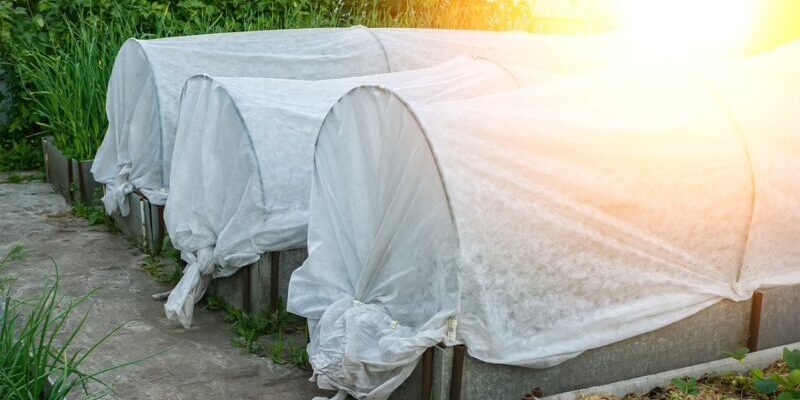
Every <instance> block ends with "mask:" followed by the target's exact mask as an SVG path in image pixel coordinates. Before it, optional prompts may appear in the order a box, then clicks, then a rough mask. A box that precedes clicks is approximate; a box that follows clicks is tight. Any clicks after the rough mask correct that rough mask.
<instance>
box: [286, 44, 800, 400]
mask: <svg viewBox="0 0 800 400" xmlns="http://www.w3.org/2000/svg"><path fill="white" fill-rule="evenodd" d="M798 93H800V43H794V44H792V45H790V46H787V47H785V48H782V49H780V50H778V51H776V52H774V53H773V54H769V55H765V56H761V57H758V58H755V59H753V60H749V61H746V62H742V63H740V64H737V65H735V66H731V67H727V68H720V69H717V70H714V71H710V72H703V73H696V74H688V73H687V74H675V73H673V72H670V71H655V70H650V71H646V72H642V71H637V70H635V69H630V70H617V71H616V72H604V73H602V74H592V75H588V76H585V77H580V78H564V79H562V80H558V81H554V82H551V83H543V84H541V85H535V86H533V87H530V88H526V89H521V90H516V91H513V92H507V93H502V94H496V95H491V96H487V97H482V98H477V99H472V100H465V101H458V102H444V103H437V104H419V103H416V102H414V101H413V100H412V99H406V98H404V96H403V95H402V94H397V93H392V92H389V91H386V90H381V89H377V88H374V87H361V88H357V89H354V90H353V91H351V92H350V93H348V94H347V95H346V96H344V97H343V98H342V99H340V100H339V101H338V102H337V103H336V105H335V106H334V107H333V109H332V110H331V111H330V113H329V114H328V116H327V117H326V119H325V123H324V124H323V126H322V128H321V130H320V133H319V136H318V141H317V145H316V150H315V156H314V157H315V168H314V171H313V180H312V188H311V198H310V210H309V215H310V220H309V228H308V229H309V235H308V249H309V258H308V260H307V261H306V262H305V263H304V264H303V266H302V267H301V268H300V269H298V270H297V271H295V272H294V274H293V275H292V278H291V283H290V287H289V299H288V306H289V311H291V312H293V313H296V314H299V315H302V316H305V317H307V318H308V319H309V321H310V326H311V342H310V344H309V346H308V351H309V357H310V362H311V364H312V366H313V368H314V374H315V376H316V379H317V382H318V384H319V386H320V387H323V388H330V389H339V390H341V392H340V394H342V393H345V392H346V393H349V394H351V395H353V396H355V397H356V398H367V399H385V398H387V397H388V396H389V394H390V393H391V392H392V391H393V390H394V389H395V388H396V387H397V386H398V385H399V384H400V383H402V381H403V380H404V379H405V378H406V377H407V376H408V375H409V374H410V373H411V371H412V370H413V368H414V366H415V362H416V361H417V360H418V358H419V356H420V355H421V354H422V353H423V352H424V350H425V349H426V348H427V347H430V346H434V345H436V344H437V343H439V342H443V343H445V344H447V345H455V344H462V343H463V344H465V345H466V346H467V348H468V351H469V353H470V354H471V355H472V356H473V357H476V358H478V359H480V360H483V361H486V362H490V363H502V364H510V365H519V366H528V367H548V366H552V365H554V364H558V363H560V362H563V361H565V360H567V359H569V358H572V357H575V356H576V355H578V354H580V353H581V352H583V351H585V350H588V349H591V348H596V347H599V346H603V345H606V344H610V343H613V342H616V341H619V340H623V339H626V338H629V337H632V336H635V335H638V334H641V333H644V332H648V331H652V330H655V329H658V328H660V327H663V326H665V325H667V324H670V323H672V322H675V321H678V320H680V319H683V318H685V317H688V316H690V315H692V314H694V313H696V312H697V311H699V310H701V309H704V308H706V307H708V306H710V305H712V304H714V303H716V302H719V301H721V300H722V299H732V300H737V301H738V300H745V299H748V298H749V297H751V295H752V293H753V291H754V290H755V289H757V288H760V287H766V286H773V285H788V284H796V283H800V249H798V246H797V243H799V242H798V241H799V240H800V174H798V173H797V171H800V113H798V112H797V108H796V107H797V101H796V100H797V94H798Z"/></svg>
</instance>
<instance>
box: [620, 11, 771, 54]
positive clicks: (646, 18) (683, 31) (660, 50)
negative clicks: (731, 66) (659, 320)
mask: <svg viewBox="0 0 800 400" xmlns="http://www.w3.org/2000/svg"><path fill="white" fill-rule="evenodd" d="M756 2H757V0H619V3H618V4H619V7H620V13H619V14H620V17H621V22H622V29H623V32H625V33H626V35H627V36H628V37H629V39H630V43H631V45H632V47H633V48H632V49H631V50H633V51H635V52H638V53H639V54H646V55H652V56H655V55H661V56H665V57H674V56H676V55H683V56H690V57H702V56H704V55H720V54H725V55H740V54H742V53H743V52H744V49H745V47H746V45H747V40H748V39H749V37H750V35H751V34H752V26H753V18H754V14H755V6H756Z"/></svg>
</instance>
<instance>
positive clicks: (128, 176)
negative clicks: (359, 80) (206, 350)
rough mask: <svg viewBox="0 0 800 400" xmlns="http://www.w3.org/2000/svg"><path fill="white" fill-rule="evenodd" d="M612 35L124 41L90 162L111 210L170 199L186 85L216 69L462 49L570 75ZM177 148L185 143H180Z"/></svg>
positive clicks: (280, 70) (412, 32)
mask: <svg viewBox="0 0 800 400" xmlns="http://www.w3.org/2000/svg"><path fill="white" fill-rule="evenodd" d="M621 45H622V44H621V43H620V41H619V39H618V37H617V36H616V35H612V34H607V35H597V36H558V35H534V34H526V33H520V32H479V31H457V30H431V29H399V28H398V29H392V28H381V29H368V28H365V27H360V26H356V27H352V28H330V29H297V30H282V31H259V32H240V33H226V34H212V35H198V36H188V37H177V38H166V39H155V40H136V39H131V40H128V41H127V42H126V43H125V44H124V45H123V46H122V48H121V49H120V51H119V54H118V55H117V58H116V60H115V62H114V67H113V69H112V73H111V78H110V80H109V86H108V94H107V99H106V113H107V116H108V120H109V127H108V131H107V133H106V136H105V138H104V139H103V143H102V145H101V147H100V149H99V150H98V153H97V155H96V157H95V160H94V164H93V167H92V173H93V175H94V178H95V180H96V181H97V182H100V183H102V184H104V185H106V187H107V189H108V191H107V194H106V196H105V197H104V199H103V202H104V204H105V206H106V209H107V211H108V212H109V213H112V212H113V211H115V210H119V211H120V212H121V214H122V215H123V216H125V215H127V213H128V204H127V200H126V194H128V193H130V192H131V191H133V190H134V189H138V190H139V191H140V192H142V193H143V194H144V195H145V196H147V199H148V200H149V201H150V202H151V203H152V204H156V205H164V204H165V202H166V197H167V193H168V191H169V186H170V185H169V178H170V166H171V161H172V156H173V150H174V143H175V133H176V129H177V124H178V113H179V107H178V105H179V100H180V95H181V89H182V88H183V85H184V83H186V80H187V79H189V78H190V77H192V76H193V75H196V74H208V75H210V76H214V77H261V78H284V79H304V80H319V79H335V78H345V77H353V76H362V75H371V74H380V73H388V72H398V71H405V70H410V69H416V68H425V67H431V66H434V65H437V64H439V63H441V62H444V61H447V60H450V59H452V58H454V57H457V56H460V55H474V56H483V57H487V58H489V59H492V60H494V61H496V62H501V63H512V64H518V65H524V66H529V67H536V68H541V69H543V70H546V71H551V72H556V73H564V74H567V73H573V72H581V71H585V70H589V69H592V68H594V67H596V66H598V65H602V64H604V63H606V62H608V60H609V59H610V58H611V55H613V54H617V53H618V52H619V50H620V48H621ZM178 151H180V149H178Z"/></svg>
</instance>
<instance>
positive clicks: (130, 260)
mask: <svg viewBox="0 0 800 400" xmlns="http://www.w3.org/2000/svg"><path fill="white" fill-rule="evenodd" d="M8 177H9V174H0V182H4V183H0V257H3V256H5V254H6V253H7V252H8V251H9V250H10V249H11V248H12V247H13V246H14V245H16V244H21V245H23V246H24V258H23V259H22V260H19V261H14V262H12V263H11V264H9V265H8V266H7V267H6V268H5V269H4V270H2V271H0V276H2V277H14V278H15V279H16V280H15V282H14V283H13V286H12V294H13V295H14V296H17V297H18V298H19V297H21V296H26V295H27V296H30V295H33V294H36V293H39V290H40V289H41V288H42V287H43V286H44V285H45V284H46V282H47V281H48V280H50V281H52V279H53V277H54V276H55V269H54V266H53V263H52V262H51V261H50V260H49V258H51V257H52V259H53V261H55V265H57V266H58V271H59V274H60V279H61V280H60V282H61V289H60V294H61V295H63V296H65V297H66V298H67V299H68V298H70V297H76V296H81V295H84V294H86V293H87V292H89V291H91V290H93V289H99V292H97V293H96V294H95V295H94V296H93V297H92V298H91V301H89V302H88V304H87V307H88V309H89V312H90V316H89V319H88V321H87V323H86V326H85V327H84V329H83V331H82V334H81V335H80V337H79V338H78V340H77V342H78V343H79V345H81V346H88V345H90V344H91V343H94V341H96V340H97V339H99V338H100V337H102V336H103V335H104V334H106V333H107V332H109V331H110V330H112V329H113V328H115V327H117V326H119V325H120V324H122V323H125V322H126V321H130V322H128V323H127V324H126V325H125V327H124V328H123V329H122V330H120V331H119V333H118V334H116V335H115V336H114V337H112V338H111V339H109V340H108V341H107V342H106V343H105V344H104V345H103V346H102V347H100V348H99V349H98V350H97V351H96V353H95V354H94V355H93V356H92V357H91V359H89V360H88V363H87V365H86V370H88V371H92V370H96V369H100V368H104V367H108V366H111V365H114V364H118V363H123V362H125V361H129V360H133V359H137V358H140V357H143V356H146V355H149V354H153V353H157V352H160V351H164V350H166V353H164V354H161V355H159V356H156V357H155V358H151V359H148V360H146V361H144V362H141V363H139V364H135V365H132V366H129V367H126V368H123V369H120V370H116V371H112V372H111V373H108V374H107V375H104V380H105V381H106V382H107V383H110V384H112V385H113V387H114V389H115V392H116V395H115V396H110V397H109V398H119V399H187V400H188V399H287V400H290V399H302V400H309V399H311V398H312V397H313V396H319V395H323V394H324V393H321V392H320V391H319V390H317V389H316V385H315V384H313V383H310V382H308V377H309V375H310V372H309V371H304V370H301V369H299V368H295V367H292V366H288V365H276V364H274V363H272V362H271V361H270V360H269V359H268V358H259V357H256V356H254V355H251V354H248V353H244V352H242V351H241V350H240V349H238V348H236V347H234V346H233V344H231V340H232V339H233V338H234V335H233V333H232V332H231V328H230V327H229V326H228V325H226V324H225V323H224V322H223V321H222V314H220V313H213V312H209V311H206V310H203V309H202V307H198V308H197V309H195V315H194V326H193V327H192V329H189V330H186V329H183V328H181V327H180V325H178V324H177V323H174V322H172V321H168V320H167V319H166V318H165V316H164V309H163V303H161V302H157V301H154V300H152V299H150V295H151V294H153V293H158V292H163V291H165V290H168V289H169V287H166V286H165V285H163V284H160V283H158V282H155V281H154V280H152V279H151V278H150V277H149V276H147V275H146V274H145V273H144V272H143V271H142V268H141V265H142V262H143V260H144V256H143V255H142V253H141V252H140V251H139V250H137V249H135V248H134V247H132V246H131V245H130V244H129V243H128V241H127V240H126V239H125V238H124V237H122V236H120V235H114V234H112V233H110V232H108V230H107V229H106V228H105V227H103V226H89V225H88V224H87V222H86V221H85V220H83V219H80V218H76V217H74V216H72V215H71V214H70V212H69V207H68V206H67V205H66V204H65V202H64V200H63V199H62V198H61V197H60V195H58V194H56V193H54V192H53V190H52V188H51V187H50V185H49V184H47V183H42V182H29V183H16V184H15V183H5V182H7V181H8Z"/></svg>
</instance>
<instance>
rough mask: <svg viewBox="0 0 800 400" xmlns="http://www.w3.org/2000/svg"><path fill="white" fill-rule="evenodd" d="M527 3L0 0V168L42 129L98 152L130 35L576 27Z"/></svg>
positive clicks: (84, 152) (25, 165)
mask: <svg viewBox="0 0 800 400" xmlns="http://www.w3.org/2000/svg"><path fill="white" fill-rule="evenodd" d="M532 5H533V1H526V0H522V1H519V0H346V1H345V0H255V1H249V0H205V1H202V0H179V1H175V0H157V1H150V0H123V1H115V0H0V69H2V72H0V74H1V75H0V81H5V82H6V85H7V86H8V90H9V93H10V95H11V96H10V97H11V99H12V101H11V102H10V104H9V105H10V106H9V107H8V109H7V110H6V112H5V113H6V114H8V120H7V121H6V123H4V124H1V125H0V170H17V169H30V168H32V167H35V166H37V165H38V164H39V163H41V155H40V153H41V151H40V150H39V145H38V139H39V138H40V137H41V136H42V135H48V136H50V135H52V136H54V137H55V139H56V145H57V146H58V147H59V148H60V149H61V150H62V151H64V152H65V153H67V155H68V156H70V157H73V158H78V159H90V158H93V157H94V153H95V151H96V150H97V147H98V146H99V145H100V142H101V141H102V138H103V135H104V134H105V129H106V118H105V94H106V84H107V82H108V77H109V75H110V73H111V67H112V65H113V61H114V57H115V56H116V53H117V51H118V50H119V47H120V46H121V45H122V43H123V42H124V41H125V40H126V39H127V38H130V37H138V38H156V37H166V36H180V35H193V34H201V33H214V32H230V31H245V30H261V29H284V28H301V27H332V26H350V25H355V24H362V25H367V26H402V27H433V28H469V29H490V30H502V29H521V30H528V31H541V30H544V29H547V30H558V29H559V28H560V27H562V28H566V29H573V28H574V27H573V26H572V25H569V24H567V25H558V24H553V23H552V21H544V20H540V19H536V18H534V16H533V15H532V12H531V10H532ZM0 96H1V95H0ZM0 100H2V99H0ZM0 104H2V101H0Z"/></svg>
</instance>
